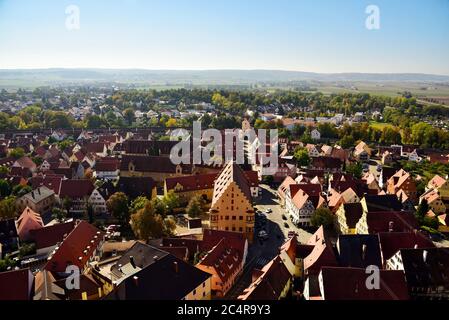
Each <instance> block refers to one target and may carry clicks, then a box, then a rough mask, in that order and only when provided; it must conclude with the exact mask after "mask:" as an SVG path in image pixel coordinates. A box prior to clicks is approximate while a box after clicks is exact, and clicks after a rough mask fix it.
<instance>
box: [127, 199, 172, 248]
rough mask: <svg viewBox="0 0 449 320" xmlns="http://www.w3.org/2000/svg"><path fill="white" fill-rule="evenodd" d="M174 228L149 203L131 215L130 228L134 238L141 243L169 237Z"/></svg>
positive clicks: (170, 222)
mask: <svg viewBox="0 0 449 320" xmlns="http://www.w3.org/2000/svg"><path fill="white" fill-rule="evenodd" d="M174 227H175V226H174V225H173V223H172V221H170V220H169V219H164V218H163V217H162V216H161V215H159V214H157V213H156V212H155V210H154V207H153V206H152V205H151V202H147V204H146V205H145V207H144V208H142V209H140V210H139V211H137V212H136V213H134V214H133V215H131V228H132V230H133V232H134V234H135V236H136V237H137V238H138V239H140V240H143V241H148V240H149V239H151V238H155V239H158V238H162V237H164V236H169V235H171V233H172V232H173V230H174Z"/></svg>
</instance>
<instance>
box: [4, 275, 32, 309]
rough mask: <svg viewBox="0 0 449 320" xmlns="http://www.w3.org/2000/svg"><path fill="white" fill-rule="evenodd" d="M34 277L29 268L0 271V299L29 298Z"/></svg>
mask: <svg viewBox="0 0 449 320" xmlns="http://www.w3.org/2000/svg"><path fill="white" fill-rule="evenodd" d="M33 284H34V277H33V275H32V273H31V272H30V269H21V270H15V271H7V272H1V273H0V288H1V290H0V301H5V300H9V301H18V300H20V301H23V300H31V297H32V295H33V294H34V290H33Z"/></svg>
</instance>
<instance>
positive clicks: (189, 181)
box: [165, 173, 217, 192]
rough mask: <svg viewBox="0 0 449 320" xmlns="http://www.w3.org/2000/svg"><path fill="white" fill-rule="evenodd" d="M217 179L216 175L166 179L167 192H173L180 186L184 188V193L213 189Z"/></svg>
mask: <svg viewBox="0 0 449 320" xmlns="http://www.w3.org/2000/svg"><path fill="white" fill-rule="evenodd" d="M216 177H217V174H216V173H212V174H196V175H191V176H184V177H173V178H167V179H165V184H166V186H167V190H173V189H174V188H175V187H176V186H177V185H178V184H180V185H181V186H182V187H183V190H182V192H185V191H194V190H203V189H213V188H214V181H215V179H216Z"/></svg>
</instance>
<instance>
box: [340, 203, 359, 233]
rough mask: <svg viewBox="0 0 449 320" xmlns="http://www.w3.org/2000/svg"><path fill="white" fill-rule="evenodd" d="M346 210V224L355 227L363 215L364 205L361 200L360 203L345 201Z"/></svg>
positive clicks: (351, 227)
mask: <svg viewBox="0 0 449 320" xmlns="http://www.w3.org/2000/svg"><path fill="white" fill-rule="evenodd" d="M343 208H344V210H345V217H346V225H347V226H348V228H350V229H354V228H355V227H356V225H357V222H359V220H360V218H361V217H362V215H363V207H362V204H361V203H360V202H358V203H345V204H344V205H343Z"/></svg>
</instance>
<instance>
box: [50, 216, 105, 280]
mask: <svg viewBox="0 0 449 320" xmlns="http://www.w3.org/2000/svg"><path fill="white" fill-rule="evenodd" d="M103 238H104V233H103V232H101V231H100V230H98V229H97V228H95V227H94V226H92V225H90V224H89V223H87V222H86V221H80V222H78V223H77V224H76V226H75V228H74V229H73V230H72V231H71V232H70V233H69V235H68V236H67V237H66V238H65V239H64V240H63V242H62V243H61V244H60V245H59V246H58V247H57V248H56V249H55V251H53V253H52V254H51V256H50V257H49V258H48V261H47V264H46V265H45V267H44V269H45V270H46V271H50V272H52V273H53V275H54V276H55V277H56V278H65V276H66V273H67V271H66V269H67V267H68V266H76V267H78V268H79V270H80V273H83V272H84V271H85V270H86V268H88V266H89V263H90V262H92V261H94V260H95V259H97V255H98V254H99V253H100V250H101V246H102V244H103V242H104V239H103Z"/></svg>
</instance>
